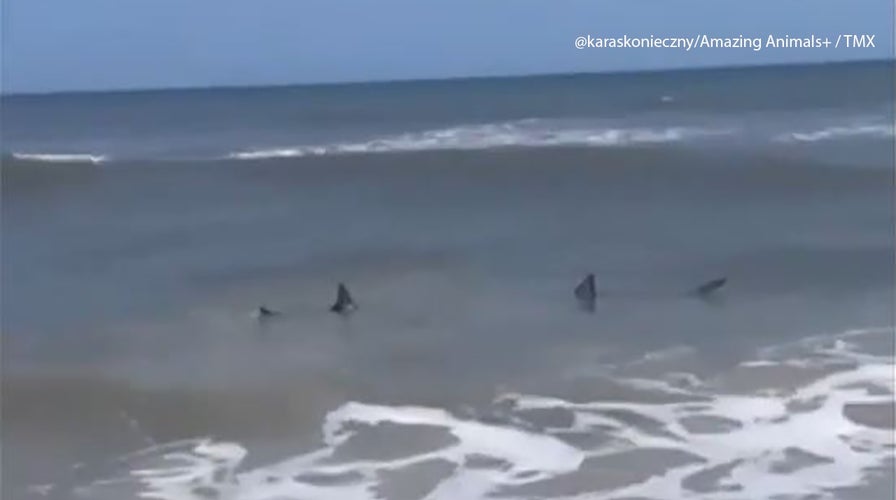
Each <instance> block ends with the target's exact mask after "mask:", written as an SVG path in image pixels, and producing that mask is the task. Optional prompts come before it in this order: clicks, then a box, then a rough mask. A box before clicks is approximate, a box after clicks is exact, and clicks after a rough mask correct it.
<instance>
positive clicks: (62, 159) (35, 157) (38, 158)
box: [12, 153, 107, 164]
mask: <svg viewBox="0 0 896 500" xmlns="http://www.w3.org/2000/svg"><path fill="white" fill-rule="evenodd" d="M12 157H13V158H15V159H16V160H22V161H32V162H43V163H93V164H99V163H102V162H104V161H106V160H107V157H106V156H105V155H95V154H86V153H12Z"/></svg>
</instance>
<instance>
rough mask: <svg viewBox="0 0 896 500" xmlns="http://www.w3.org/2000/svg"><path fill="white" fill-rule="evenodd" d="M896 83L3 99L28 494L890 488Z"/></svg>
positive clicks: (14, 477)
mask: <svg viewBox="0 0 896 500" xmlns="http://www.w3.org/2000/svg"><path fill="white" fill-rule="evenodd" d="M894 88H896V86H894V67H893V64H892V63H881V62H870V63H853V64H829V65H814V66H775V67H757V68H729V69H704V70H687V71H674V72H649V73H627V74H608V75H558V76H531V77H518V78H488V79H460V80H446V81H419V82H391V83H358V84H339V85H312V86H296V87H271V88H245V89H243V88H233V89H223V88H222V89H197V90H164V91H121V92H102V93H71V94H47V95H12V96H3V97H2V101H0V105H2V144H0V146H2V147H0V149H2V154H3V165H2V313H3V314H2V335H3V337H2V341H3V344H2V347H3V351H2V362H3V364H2V384H3V387H2V389H3V401H2V402H3V405H2V421H3V426H2V435H0V438H2V447H3V471H4V474H3V479H2V484H0V488H2V497H3V498H4V499H9V500H19V499H36V498H52V499H97V500H105V499H110V500H111V499H114V500H126V499H129V498H134V499H136V498H154V499H160V500H195V499H205V500H208V499H212V498H214V499H222V500H223V499H227V500H287V499H334V500H343V499H345V500H352V499H358V500H372V499H387V500H413V499H427V500H477V499H486V498H506V499H521V500H522V499H559V498H563V499H573V498H574V499H608V500H609V499H613V500H623V499H654V500H656V499H704V498H706V499H732V500H733V499H751V500H755V499H762V500H785V499H828V498H836V499H847V500H849V499H855V500H859V499H861V500H866V499H889V498H892V492H893V491H894V488H896V485H894V472H893V467H894V465H896V461H894V450H896V448H894V447H896V442H894V437H893V436H894V389H896V388H894V376H893V375H894V279H896V274H894V271H896V270H894ZM589 273H593V274H594V275H595V277H596V293H597V297H596V301H595V305H594V308H593V309H589V308H583V307H580V304H578V303H577V298H576V296H575V294H574V293H573V290H574V288H575V287H576V285H578V283H580V282H581V281H582V279H583V278H584V277H585V276H586V275H588V274H589ZM722 277H724V278H726V279H727V281H726V283H725V285H724V286H723V287H722V288H721V289H719V290H717V291H716V292H713V293H711V294H709V295H707V296H701V295H699V294H695V293H694V290H695V289H696V287H698V286H699V285H700V284H701V283H705V282H707V281H710V280H713V279H716V278H722ZM339 283H345V284H346V286H347V287H348V289H349V290H350V291H351V294H352V295H353V297H354V299H355V300H356V302H357V305H358V309H357V310H356V311H354V312H353V313H352V314H350V315H338V314H334V313H333V312H331V311H330V310H329V308H330V306H331V305H332V304H333V301H334V300H335V298H336V288H337V285H338V284H339ZM261 305H264V306H265V307H267V308H269V309H271V310H274V311H277V312H278V313H279V314H277V315H274V316H270V317H263V318H257V317H254V316H253V311H255V310H256V308H257V307H259V306H261Z"/></svg>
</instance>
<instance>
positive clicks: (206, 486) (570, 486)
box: [85, 328, 894, 500]
mask: <svg viewBox="0 0 896 500" xmlns="http://www.w3.org/2000/svg"><path fill="white" fill-rule="evenodd" d="M892 335H893V330H892V328H878V329H867V330H856V331H850V332H846V333H842V334H838V335H830V336H820V337H814V338H809V339H805V340H803V341H800V342H797V343H794V344H792V345H783V346H776V347H774V348H769V349H765V350H762V351H760V352H759V354H758V356H757V358H758V359H756V360H754V361H751V362H745V363H742V364H740V365H739V366H737V367H735V368H734V369H733V370H730V371H727V372H725V373H723V374H721V375H716V376H713V377H707V378H706V379H700V378H699V377H698V376H696V375H693V374H690V375H691V377H690V379H689V383H688V384H686V385H683V384H681V383H679V382H678V381H680V378H681V377H677V376H673V375H680V374H673V373H667V374H665V376H658V377H654V378H652V379H650V380H644V379H639V378H637V377H630V378H619V377H618V375H619V374H620V373H625V372H627V371H630V370H631V369H632V368H633V364H632V363H626V364H622V365H620V366H618V367H616V368H614V369H615V370H617V371H618V372H619V373H617V374H616V376H614V377H613V379H612V380H613V383H615V384H617V385H616V389H615V391H613V392H610V393H607V394H597V395H595V396H594V397H593V398H591V399H590V400H587V401H584V402H583V401H581V400H579V399H576V400H572V399H569V398H562V397H556V396H541V395H533V394H514V393H506V394H504V395H502V396H500V397H498V398H497V399H496V400H495V401H494V402H493V403H492V404H491V405H490V406H488V407H486V408H483V409H479V410H473V409H470V410H469V411H464V412H449V411H447V410H444V409H438V408H427V407H416V406H385V405H377V404H366V403H359V402H349V403H346V404H344V405H342V406H341V407H339V408H337V409H335V410H334V411H332V412H331V413H330V414H329V415H328V416H327V417H326V419H325V421H324V423H323V425H322V434H323V444H322V446H321V447H320V448H318V449H316V450H314V451H311V452H309V453H304V454H300V455H297V456H294V457H292V458H289V459H286V460H283V461H280V462H278V463H273V464H270V465H265V466H259V467H255V468H251V469H245V470H242V469H241V464H242V463H243V460H244V458H245V457H246V456H247V453H249V452H248V450H246V449H245V448H244V447H243V446H241V445H240V444H238V443H227V442H216V441H212V440H197V441H190V442H182V443H174V444H169V445H162V446H156V447H152V448H149V449H147V450H144V451H143V452H140V453H139V454H136V455H132V456H131V457H127V458H126V461H127V462H128V470H127V471H126V472H125V474H124V477H122V478H119V479H118V480H112V481H109V480H107V481H101V482H96V483H93V484H92V485H90V486H89V487H88V488H87V490H85V491H88V492H89V493H91V494H93V495H98V494H100V493H103V492H105V493H106V494H110V493H111V494H110V496H109V497H110V498H113V497H116V495H115V494H114V493H113V492H114V489H115V488H120V487H121V485H122V484H123V482H130V483H131V484H132V487H133V485H134V484H136V485H137V486H136V488H135V489H136V491H137V492H138V494H139V496H140V497H142V498H155V499H160V500H197V499H203V498H228V499H234V500H238V499H246V500H248V499H253V500H274V499H277V500H285V499H299V498H316V499H340V500H342V499H347V500H352V499H358V500H362V499H363V500H372V499H374V498H386V499H393V498H421V499H422V498H426V499H428V500H441V499H445V500H465V499H480V498H511V499H524V498H526V499H532V498H588V499H601V498H621V497H626V498H628V497H639V498H641V497H649V498H707V497H712V498H716V499H735V498H737V499H741V498H756V499H766V498H807V497H812V498H828V497H830V496H831V495H832V492H835V491H836V490H837V489H839V488H849V487H854V486H856V485H861V484H862V483H863V482H866V481H868V480H871V479H872V478H874V477H875V475H876V474H881V470H882V468H883V467H885V465H886V463H887V462H886V461H887V460H888V459H889V457H891V456H892V450H893V448H894V436H893V431H892V427H893V422H892V411H893V410H892V405H893V394H894V380H893V369H894V364H893V357H892V356H891V355H889V354H887V355H880V354H879V353H880V352H884V351H886V350H884V349H881V347H880V345H879V344H878V345H877V346H876V347H875V342H880V341H881V340H883V341H885V342H888V341H891V340H892ZM678 351H682V352H678ZM670 352H671V351H670ZM665 354H669V353H665ZM670 355H671V354H670ZM674 355H675V356H676V357H677V356H682V355H685V356H686V355H687V353H686V352H684V350H682V349H676V351H675V353H674ZM659 358H660V360H665V359H666V358H668V356H667V355H663V356H659ZM651 359H652V358H643V359H638V360H636V361H635V362H634V364H636V365H638V366H641V365H643V363H645V362H649V361H650V360H651ZM604 382H606V380H605V381H604ZM591 385H597V386H599V385H600V383H599V382H598V381H594V383H593V384H591ZM620 387H626V388H627V390H628V392H627V393H626V397H620V394H621V392H620V390H619V388H620ZM119 496H120V495H119ZM103 497H104V498H105V496H103Z"/></svg>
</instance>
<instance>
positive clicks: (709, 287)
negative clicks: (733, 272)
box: [694, 277, 728, 297]
mask: <svg viewBox="0 0 896 500" xmlns="http://www.w3.org/2000/svg"><path fill="white" fill-rule="evenodd" d="M727 282H728V278H724V277H723V278H717V279H714V280H712V281H707V282H706V283H704V284H702V285H700V286H698V287H697V288H696V289H695V290H694V292H695V293H696V294H697V295H700V296H702V297H705V296H707V295H709V294H711V293H713V292H715V291H716V290H718V289H720V288H722V287H723V286H725V283H727Z"/></svg>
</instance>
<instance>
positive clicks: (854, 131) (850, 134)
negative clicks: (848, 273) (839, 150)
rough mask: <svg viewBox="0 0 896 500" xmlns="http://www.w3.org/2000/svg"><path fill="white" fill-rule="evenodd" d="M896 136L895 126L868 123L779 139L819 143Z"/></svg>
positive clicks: (805, 132) (826, 128) (825, 128)
mask: <svg viewBox="0 0 896 500" xmlns="http://www.w3.org/2000/svg"><path fill="white" fill-rule="evenodd" d="M893 136H894V126H893V124H891V123H890V124H887V123H866V124H854V125H847V126H830V127H824V128H820V129H816V130H808V131H799V132H788V133H786V134H781V135H779V136H778V137H777V140H778V141H781V142H819V141H832V140H842V139H853V138H862V137H865V138H871V139H887V138H891V137H893Z"/></svg>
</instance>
